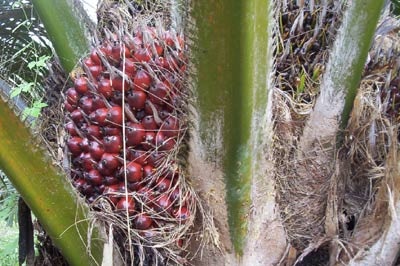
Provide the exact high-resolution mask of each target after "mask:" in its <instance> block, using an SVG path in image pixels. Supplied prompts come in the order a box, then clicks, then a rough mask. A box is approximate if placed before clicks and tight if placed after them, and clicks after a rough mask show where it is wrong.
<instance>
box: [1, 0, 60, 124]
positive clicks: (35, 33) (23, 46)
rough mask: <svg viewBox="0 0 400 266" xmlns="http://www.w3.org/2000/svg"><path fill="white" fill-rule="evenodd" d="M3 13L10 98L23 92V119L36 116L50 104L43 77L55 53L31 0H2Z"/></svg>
mask: <svg viewBox="0 0 400 266" xmlns="http://www.w3.org/2000/svg"><path fill="white" fill-rule="evenodd" d="M0 14H1V23H0V24H1V30H0V44H1V46H2V55H1V56H0V79H2V80H4V81H6V82H7V83H8V84H11V85H12V86H13V89H12V92H11V95H10V97H11V98H13V97H17V96H20V97H21V98H22V99H23V100H24V101H25V103H26V108H25V109H24V110H22V111H23V112H22V117H23V119H25V118H27V117H28V116H30V117H33V118H37V117H38V116H39V115H40V112H41V110H42V108H44V107H46V106H47V105H46V104H45V103H44V102H43V95H44V93H45V91H44V88H43V78H44V77H45V76H46V74H47V71H48V68H47V63H48V61H49V59H50V58H51V56H52V52H51V48H50V46H49V41H48V40H47V38H46V36H45V31H44V28H43V25H42V24H41V23H40V22H39V20H38V18H37V17H36V16H35V13H34V12H33V9H32V6H31V4H30V1H26V0H18V1H11V0H8V1H6V0H2V1H0Z"/></svg>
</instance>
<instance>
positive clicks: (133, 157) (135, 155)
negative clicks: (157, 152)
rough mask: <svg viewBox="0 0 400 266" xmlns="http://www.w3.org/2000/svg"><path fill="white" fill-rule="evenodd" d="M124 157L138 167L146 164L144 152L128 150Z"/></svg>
mask: <svg viewBox="0 0 400 266" xmlns="http://www.w3.org/2000/svg"><path fill="white" fill-rule="evenodd" d="M126 157H127V159H128V160H130V161H134V162H135V163H138V164H140V165H145V164H146V163H147V154H146V152H145V151H141V150H135V149H128V151H127V156H126Z"/></svg>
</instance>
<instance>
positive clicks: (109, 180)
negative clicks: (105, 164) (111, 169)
mask: <svg viewBox="0 0 400 266" xmlns="http://www.w3.org/2000/svg"><path fill="white" fill-rule="evenodd" d="M118 182H119V180H118V178H116V177H115V176H105V177H104V178H103V184H104V185H106V186H111V185H115V184H117V183H118Z"/></svg>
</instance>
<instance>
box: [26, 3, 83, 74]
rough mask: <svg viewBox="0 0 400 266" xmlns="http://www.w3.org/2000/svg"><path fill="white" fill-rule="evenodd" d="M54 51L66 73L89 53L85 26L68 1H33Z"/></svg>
mask: <svg viewBox="0 0 400 266" xmlns="http://www.w3.org/2000/svg"><path fill="white" fill-rule="evenodd" d="M32 3H33V6H34V9H35V10H36V11H37V13H38V14H39V17H40V19H41V21H42V22H43V24H44V26H45V28H46V31H47V33H48V35H49V38H50V40H51V42H52V44H53V46H54V49H55V51H56V53H57V55H58V57H59V58H60V62H61V65H62V66H63V67H64V70H65V71H66V72H70V71H71V70H72V69H73V68H74V66H75V65H76V63H77V62H78V60H79V59H80V58H81V57H82V56H83V55H84V54H85V53H86V52H87V51H88V49H89V43H88V40H87V38H86V36H85V33H84V30H83V26H82V25H81V24H80V23H79V20H78V19H77V18H76V16H75V15H74V14H73V9H72V6H70V5H69V4H68V0H32Z"/></svg>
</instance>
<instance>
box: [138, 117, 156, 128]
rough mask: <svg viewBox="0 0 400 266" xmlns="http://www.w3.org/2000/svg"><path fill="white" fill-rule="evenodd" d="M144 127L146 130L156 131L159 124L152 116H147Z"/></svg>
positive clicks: (143, 123)
mask: <svg viewBox="0 0 400 266" xmlns="http://www.w3.org/2000/svg"><path fill="white" fill-rule="evenodd" d="M142 126H143V127H144V128H145V129H146V130H156V129H157V128H158V126H157V123H156V121H155V120H154V117H153V116H152V115H147V116H145V117H144V118H143V119H142Z"/></svg>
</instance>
